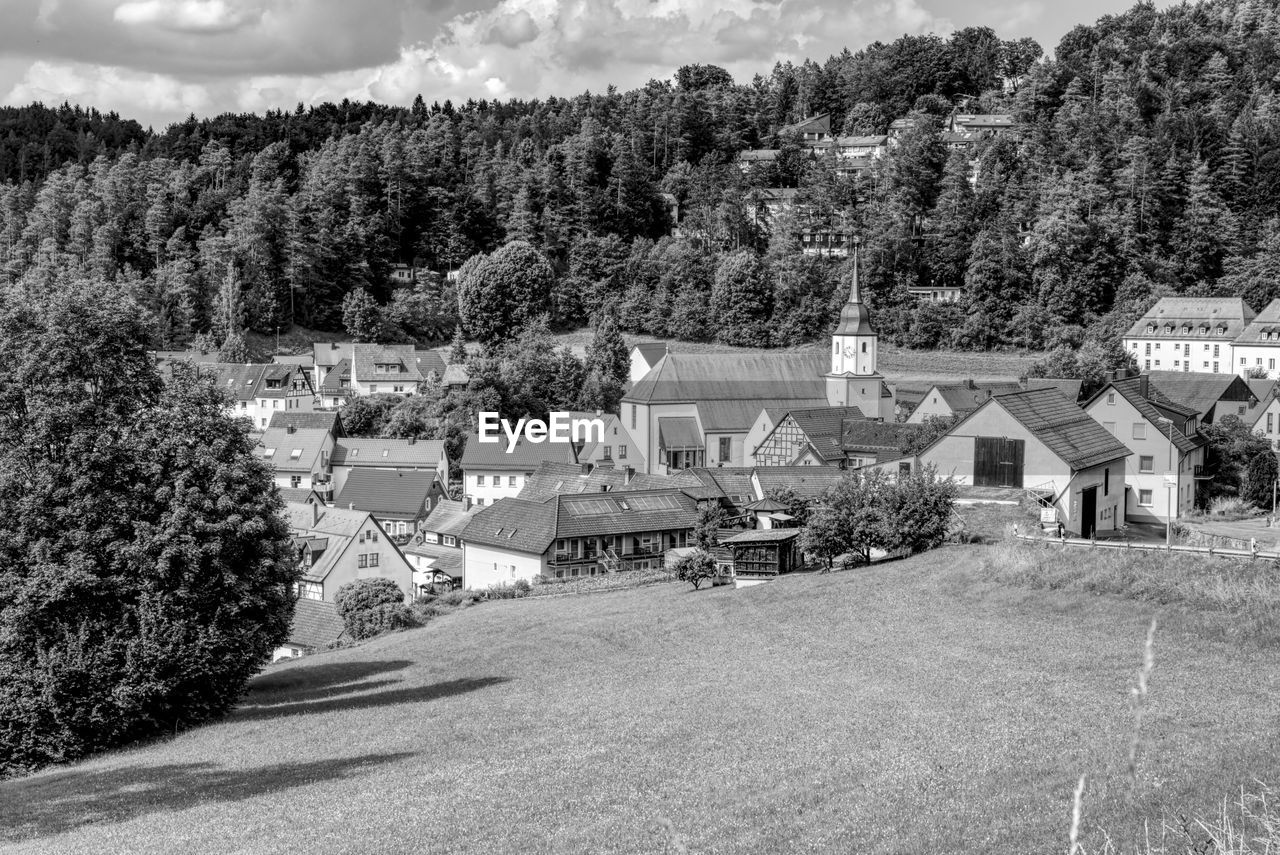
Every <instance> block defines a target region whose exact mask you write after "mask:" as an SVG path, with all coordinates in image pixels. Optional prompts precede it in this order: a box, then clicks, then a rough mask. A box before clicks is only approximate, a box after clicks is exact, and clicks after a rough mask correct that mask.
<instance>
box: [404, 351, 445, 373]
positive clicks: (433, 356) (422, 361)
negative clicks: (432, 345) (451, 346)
mask: <svg viewBox="0 0 1280 855" xmlns="http://www.w3.org/2000/svg"><path fill="white" fill-rule="evenodd" d="M413 357H414V361H415V363H416V364H417V366H418V373H419V374H421V375H422V379H424V380H425V379H427V375H428V374H430V373H432V372H435V375H436V379H437V380H444V371H445V368H447V367H448V366H446V365H445V363H444V357H443V356H441V355H440V351H438V350H415V351H414V352H413Z"/></svg>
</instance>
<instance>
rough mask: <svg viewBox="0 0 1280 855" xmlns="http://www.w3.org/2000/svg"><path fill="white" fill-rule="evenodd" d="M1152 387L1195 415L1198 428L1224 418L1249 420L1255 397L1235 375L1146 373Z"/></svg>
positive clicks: (1247, 386) (1256, 398) (1174, 372)
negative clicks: (1188, 408)
mask: <svg viewBox="0 0 1280 855" xmlns="http://www.w3.org/2000/svg"><path fill="white" fill-rule="evenodd" d="M1147 374H1148V376H1149V377H1150V382H1151V385H1152V386H1153V387H1155V388H1157V389H1159V390H1160V393H1161V394H1163V395H1165V396H1167V397H1168V398H1169V399H1171V400H1173V401H1177V402H1178V403H1179V404H1185V405H1186V406H1188V407H1190V408H1191V409H1192V410H1194V411H1195V413H1196V415H1197V416H1198V417H1199V419H1200V423H1201V424H1213V423H1214V422H1215V421H1216V420H1218V419H1220V418H1222V417H1223V416H1236V417H1237V418H1240V419H1246V418H1247V417H1248V413H1249V410H1250V409H1251V408H1253V407H1254V406H1256V405H1257V403H1258V396H1257V395H1256V394H1254V391H1253V389H1251V388H1250V387H1249V384H1248V383H1247V382H1246V381H1245V380H1244V379H1243V378H1241V377H1240V376H1239V375H1236V374H1204V373H1195V372H1192V373H1186V372H1180V371H1149V372H1147Z"/></svg>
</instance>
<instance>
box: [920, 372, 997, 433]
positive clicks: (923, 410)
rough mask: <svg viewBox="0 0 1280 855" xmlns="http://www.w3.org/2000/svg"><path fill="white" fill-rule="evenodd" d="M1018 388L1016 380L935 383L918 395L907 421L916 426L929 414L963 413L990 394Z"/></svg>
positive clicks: (944, 415) (978, 405) (970, 410)
mask: <svg viewBox="0 0 1280 855" xmlns="http://www.w3.org/2000/svg"><path fill="white" fill-rule="evenodd" d="M1021 389H1022V386H1021V385H1019V384H1018V382H1017V381H1016V380H1009V381H1002V382H977V381H975V380H966V381H965V382H963V383H939V384H937V385H934V386H931V387H930V388H929V389H928V390H927V391H926V392H925V393H924V395H923V396H921V399H920V403H919V404H917V405H916V408H915V409H914V410H912V411H911V415H910V416H908V417H907V422H908V423H909V424H913V425H918V424H924V420H925V419H927V418H929V417H931V416H939V417H942V418H950V417H951V416H967V415H968V414H969V413H972V412H973V411H974V410H976V409H978V407H980V406H981V405H982V404H983V403H985V402H986V400H987V399H988V398H990V397H991V396H992V395H1005V394H1008V393H1009V392H1018V391H1021Z"/></svg>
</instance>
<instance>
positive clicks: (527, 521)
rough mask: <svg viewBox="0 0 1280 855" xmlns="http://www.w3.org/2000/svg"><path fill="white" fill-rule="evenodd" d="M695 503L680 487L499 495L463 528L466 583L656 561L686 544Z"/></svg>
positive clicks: (642, 566)
mask: <svg viewBox="0 0 1280 855" xmlns="http://www.w3.org/2000/svg"><path fill="white" fill-rule="evenodd" d="M697 519H698V503H697V501H696V500H695V499H694V498H693V497H691V496H689V495H688V494H687V493H686V492H684V491H683V490H678V489H660V490H643V491H629V492H625V493H603V494H599V495H574V496H555V497H553V498H551V499H548V500H547V501H545V502H533V501H529V500H527V499H502V500H500V501H498V502H497V503H495V504H493V505H490V506H488V507H485V508H482V509H481V510H480V511H479V512H478V513H477V514H476V515H475V516H474V517H472V519H471V521H470V522H469V523H468V524H467V527H466V529H465V530H464V531H463V538H464V541H465V543H464V546H463V583H464V585H465V586H466V587H467V588H469V589H480V588H488V587H492V586H502V585H511V584H514V583H515V582H516V581H518V580H521V579H523V580H526V581H531V580H532V579H533V578H534V577H535V576H544V577H548V578H554V579H565V578H573V577H577V576H594V575H596V574H597V573H603V572H612V571H616V570H647V569H652V568H658V567H661V566H662V564H663V560H664V557H663V556H664V554H665V552H666V551H667V550H668V549H677V548H681V547H685V546H688V545H689V542H690V538H691V536H692V531H693V529H694V527H695V526H696V524H697Z"/></svg>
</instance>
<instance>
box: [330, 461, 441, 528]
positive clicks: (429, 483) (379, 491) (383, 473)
mask: <svg viewBox="0 0 1280 855" xmlns="http://www.w3.org/2000/svg"><path fill="white" fill-rule="evenodd" d="M435 484H436V471H435V470H434V469H416V470H414V469H409V470H397V469H367V468H364V467H361V468H358V469H353V470H352V471H351V474H349V475H348V476H347V480H346V482H345V483H343V485H342V491H341V492H340V493H338V495H337V497H336V498H335V499H334V500H333V503H334V504H335V505H336V506H337V507H340V508H349V507H354V508H355V510H358V511H368V512H369V513H371V514H373V515H374V516H377V517H382V516H390V517H397V518H400V519H415V518H416V517H418V516H419V515H420V514H421V513H422V511H423V509H424V508H425V507H426V504H427V500H428V499H430V498H431V493H432V490H433V488H434V487H435Z"/></svg>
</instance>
